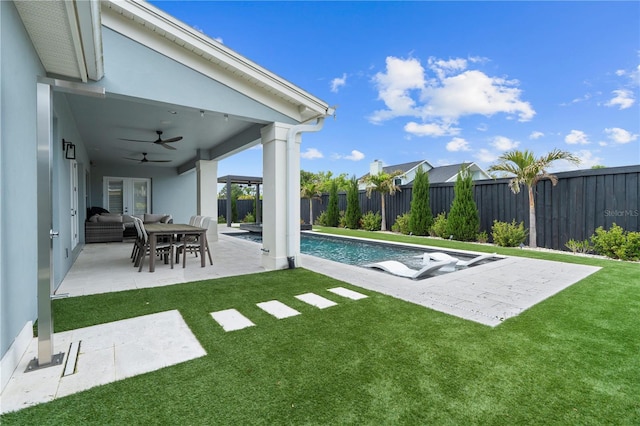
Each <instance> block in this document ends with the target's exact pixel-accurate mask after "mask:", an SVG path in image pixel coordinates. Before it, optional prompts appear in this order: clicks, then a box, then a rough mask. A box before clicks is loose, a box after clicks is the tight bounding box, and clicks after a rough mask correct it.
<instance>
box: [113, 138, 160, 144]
mask: <svg viewBox="0 0 640 426" xmlns="http://www.w3.org/2000/svg"><path fill="white" fill-rule="evenodd" d="M118 139H119V140H121V141H127V142H145V143H153V142H154V141H141V140H140V139H123V138H118Z"/></svg>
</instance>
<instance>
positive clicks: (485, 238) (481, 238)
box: [476, 231, 489, 244]
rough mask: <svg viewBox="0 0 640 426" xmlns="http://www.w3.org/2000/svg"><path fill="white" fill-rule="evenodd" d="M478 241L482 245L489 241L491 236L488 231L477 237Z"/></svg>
mask: <svg viewBox="0 0 640 426" xmlns="http://www.w3.org/2000/svg"><path fill="white" fill-rule="evenodd" d="M476 241H477V242H479V243H482V244H484V243H486V242H487V241H489V235H488V234H487V231H482V232H480V233H478V236H477V237H476Z"/></svg>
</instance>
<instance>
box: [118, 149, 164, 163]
mask: <svg viewBox="0 0 640 426" xmlns="http://www.w3.org/2000/svg"><path fill="white" fill-rule="evenodd" d="M122 158H124V159H125V160H133V161H137V162H139V163H170V162H171V160H149V159H147V153H146V152H143V153H142V159H139V158H129V157H122Z"/></svg>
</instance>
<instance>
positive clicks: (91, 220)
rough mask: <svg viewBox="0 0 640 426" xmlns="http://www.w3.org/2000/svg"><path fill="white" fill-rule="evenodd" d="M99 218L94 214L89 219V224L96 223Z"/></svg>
mask: <svg viewBox="0 0 640 426" xmlns="http://www.w3.org/2000/svg"><path fill="white" fill-rule="evenodd" d="M99 216H100V215H99V214H94V215H93V216H91V217H90V218H89V222H93V223H95V222H97V221H98V217H99Z"/></svg>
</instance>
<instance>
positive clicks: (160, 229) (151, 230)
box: [144, 223, 207, 272]
mask: <svg viewBox="0 0 640 426" xmlns="http://www.w3.org/2000/svg"><path fill="white" fill-rule="evenodd" d="M144 229H145V230H146V231H147V234H148V235H149V253H152V254H153V253H155V252H156V244H157V242H158V237H166V236H180V237H182V238H184V236H185V235H197V236H198V241H199V242H200V262H201V265H200V266H202V267H203V268H204V267H205V265H206V262H205V256H204V254H205V252H204V250H205V247H206V245H207V229H206V228H200V227H197V226H192V225H187V224H182V223H149V224H147V225H144ZM155 269H156V257H155V256H154V255H149V272H154V271H155Z"/></svg>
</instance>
